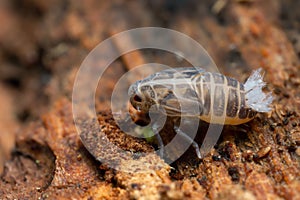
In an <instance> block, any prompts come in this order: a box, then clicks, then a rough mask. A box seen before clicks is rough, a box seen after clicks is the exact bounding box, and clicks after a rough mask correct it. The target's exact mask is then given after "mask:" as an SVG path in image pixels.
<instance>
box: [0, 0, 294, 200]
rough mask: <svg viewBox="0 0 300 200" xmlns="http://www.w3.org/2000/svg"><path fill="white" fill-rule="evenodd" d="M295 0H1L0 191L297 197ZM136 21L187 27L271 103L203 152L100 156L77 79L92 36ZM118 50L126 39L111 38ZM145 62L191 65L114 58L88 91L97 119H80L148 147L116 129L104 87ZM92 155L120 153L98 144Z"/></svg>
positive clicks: (133, 145) (130, 145)
mask: <svg viewBox="0 0 300 200" xmlns="http://www.w3.org/2000/svg"><path fill="white" fill-rule="evenodd" d="M299 6H300V4H299V1H293V0H287V1H284V0H267V1H263V0H251V1H250V0H249V1H240V0H228V1H226V0H216V1H208V0H207V1H201V2H200V1H193V0H182V1H171V0H167V1H159V0H153V1H123V0H116V1H97V0H87V1H84V4H83V2H81V1H80V2H79V1H78V2H75V1H71V2H70V1H58V0H53V1H51V2H47V1H38V0H24V1H21V2H20V1H8V0H7V1H1V3H0V23H1V30H0V49H1V51H0V62H1V67H0V81H1V83H0V86H1V88H0V89H1V91H0V95H1V98H0V101H1V106H0V119H1V121H0V134H1V135H0V145H1V146H0V165H1V166H0V167H2V166H3V172H2V175H1V179H0V199H247V200H248V199H249V200H252V199H258V200H265V199H270V200H271V199H300V89H299V87H300V62H299V59H300V32H299V30H300V23H299V22H300V14H299V11H298V9H299ZM142 26H159V27H166V28H171V29H174V30H177V31H180V32H183V33H185V34H187V35H189V36H191V37H192V38H193V39H195V40H196V41H198V42H199V43H200V44H202V45H203V46H204V47H205V48H206V49H207V50H208V52H209V54H210V55H211V56H212V57H213V59H214V60H215V62H216V64H217V66H218V68H219V70H220V71H221V72H222V73H224V74H226V75H229V76H232V77H235V78H237V79H239V80H240V81H244V80H245V79H246V78H247V77H248V76H249V73H250V72H251V71H252V69H255V68H258V67H262V68H263V69H264V70H265V71H266V77H265V80H266V82H268V83H269V86H268V87H269V89H272V90H273V93H274V97H275V100H274V102H273V111H272V112H271V113H270V114H269V115H263V114H260V115H258V116H257V117H256V118H255V119H254V120H253V121H251V122H249V123H248V124H246V125H243V126H241V127H238V128H233V127H225V129H224V130H223V133H222V136H221V138H220V139H219V141H218V143H217V145H216V146H215V148H214V149H212V150H211V152H210V153H209V154H208V155H207V156H206V157H205V158H204V159H203V161H199V160H197V158H196V155H195V154H194V151H193V149H192V148H190V149H189V150H188V151H187V153H185V154H184V155H183V156H182V157H181V158H180V159H179V160H177V161H176V162H175V163H173V164H172V165H171V166H169V165H168V164H166V163H165V162H164V161H163V160H162V159H160V158H159V157H158V156H157V155H156V154H153V153H149V154H148V156H145V157H138V158H136V162H137V163H147V164H148V165H147V166H149V170H148V171H146V172H145V171H144V173H126V172H124V171H118V170H114V169H111V168H109V167H108V166H105V165H104V164H103V163H101V162H99V161H97V159H95V157H93V155H91V154H90V152H88V151H87V150H86V148H85V147H84V146H83V144H82V143H81V140H80V138H79V135H78V134H77V131H76V128H75V126H74V123H73V115H72V102H71V95H72V87H73V81H74V77H75V75H76V71H77V69H78V67H79V66H80V64H81V62H82V61H83V59H84V58H85V56H86V55H87V54H88V53H89V51H90V50H92V48H94V47H95V46H96V45H97V44H98V43H99V42H101V41H103V40H104V39H106V38H107V37H109V36H112V34H114V33H118V32H120V31H124V30H127V29H130V28H134V27H142ZM114 48H115V49H116V51H118V50H120V49H121V48H122V46H121V44H119V43H117V42H116V44H115V47H114ZM144 62H161V63H163V64H166V65H169V66H174V67H175V66H182V65H185V64H187V63H186V62H185V61H184V60H183V61H182V60H178V59H176V57H175V56H174V55H172V54H170V53H167V52H160V51H158V52H155V53H153V52H152V51H151V50H145V51H137V52H132V53H129V54H127V55H126V56H124V57H122V58H121V59H118V60H116V61H115V62H114V63H112V65H111V66H110V69H109V70H107V72H106V74H105V80H102V81H103V82H100V83H99V87H98V93H97V96H96V99H97V102H96V109H97V111H98V119H97V120H98V122H99V124H100V125H101V127H102V128H101V130H97V129H94V128H93V127H86V128H87V129H86V131H88V132H93V133H95V135H99V136H101V135H103V134H105V135H107V136H108V138H109V139H110V141H111V142H113V143H114V144H117V145H118V146H119V147H121V148H123V149H124V150H128V151H133V152H137V151H138V152H139V151H140V152H151V151H152V150H154V147H153V146H152V145H151V144H149V143H147V142H146V141H145V140H141V139H137V138H134V137H131V136H128V135H126V134H125V133H123V132H122V131H121V130H119V128H118V126H117V125H116V123H115V122H114V119H113V117H112V114H111V112H110V110H109V109H107V106H108V105H110V104H109V102H107V101H106V100H105V98H103V95H110V93H111V92H112V90H113V88H114V85H115V83H116V81H117V80H118V79H119V78H120V77H121V76H122V74H123V73H125V72H126V71H128V70H129V69H132V68H133V67H135V65H137V64H142V63H144ZM2 88H3V89H2ZM15 128H19V131H17V134H16V136H15V134H14V133H15V131H14V129H15ZM171 132H172V130H170V129H169V128H167V129H164V130H162V134H165V135H166V134H167V135H168V134H171ZM96 139H97V138H95V140H91V142H97V140H96ZM196 139H197V138H196ZM13 141H16V142H15V148H12V143H13ZM99 149H100V150H101V151H99ZM9 152H11V153H9ZM99 152H100V153H99ZM92 153H93V152H92ZM98 153H99V156H101V155H110V156H112V157H113V156H115V157H117V156H119V154H117V152H115V151H113V150H111V149H107V148H105V147H104V146H99V148H98ZM93 154H94V155H95V153H93ZM131 164H132V163H126V162H125V163H119V165H121V166H127V165H128V166H129V165H131ZM144 166H145V165H142V167H144ZM0 169H1V168H0Z"/></svg>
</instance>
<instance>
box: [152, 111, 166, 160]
mask: <svg viewBox="0 0 300 200" xmlns="http://www.w3.org/2000/svg"><path fill="white" fill-rule="evenodd" d="M149 117H150V120H151V122H150V126H151V129H152V131H153V133H154V135H155V138H156V140H157V144H158V149H159V151H158V154H159V156H160V157H161V158H163V156H164V143H163V140H162V138H161V136H160V134H159V132H160V130H162V129H163V127H164V125H165V122H166V119H167V117H166V114H165V112H164V110H163V108H161V107H160V106H152V107H151V108H150V111H149Z"/></svg>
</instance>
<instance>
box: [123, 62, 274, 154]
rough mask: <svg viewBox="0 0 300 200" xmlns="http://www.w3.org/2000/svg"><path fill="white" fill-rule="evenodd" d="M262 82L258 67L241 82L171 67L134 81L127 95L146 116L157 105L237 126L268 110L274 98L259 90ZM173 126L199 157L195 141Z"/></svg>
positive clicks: (177, 114)
mask: <svg viewBox="0 0 300 200" xmlns="http://www.w3.org/2000/svg"><path fill="white" fill-rule="evenodd" d="M265 85H266V83H265V82H264V81H263V75H262V69H261V68H260V69H257V70H255V71H253V73H252V74H251V75H250V77H249V78H248V79H247V81H246V82H245V83H244V84H243V83H240V82H239V81H237V80H236V79H233V78H230V77H227V76H224V75H222V74H219V73H212V72H207V71H205V70H204V69H202V68H197V67H190V68H173V69H167V70H163V71H160V72H157V73H154V74H152V75H150V76H148V77H147V78H145V79H143V80H139V81H137V82H135V83H134V84H132V85H131V86H130V88H129V91H128V94H129V98H130V103H131V105H132V106H133V107H134V108H135V109H136V110H137V112H140V113H142V114H144V115H143V116H147V114H148V113H149V111H150V109H152V110H153V108H155V107H160V108H162V109H160V110H163V113H164V114H165V115H167V116H168V117H192V118H198V119H201V120H203V121H206V122H208V123H213V124H225V125H238V124H242V123H246V122H248V121H250V120H251V119H253V118H254V117H255V115H256V113H257V112H269V111H270V110H271V103H272V100H273V97H272V94H271V93H264V92H263V91H262V89H263V87H265ZM154 110H155V109H154ZM154 124H155V122H154ZM174 129H175V131H176V132H177V133H178V134H180V135H181V136H182V138H183V139H185V140H188V141H190V142H191V144H192V145H193V147H194V148H195V150H196V153H197V156H198V157H199V158H202V156H201V154H200V150H199V147H198V144H197V143H195V142H194V141H193V140H192V139H191V138H190V137H189V135H188V134H186V133H184V132H183V131H181V130H180V129H179V128H178V127H174ZM153 131H154V132H155V130H153ZM155 134H156V135H157V136H158V137H159V134H158V133H155ZM158 141H161V140H158ZM213 145H214V144H212V146H213ZM160 146H161V147H162V146H163V144H160Z"/></svg>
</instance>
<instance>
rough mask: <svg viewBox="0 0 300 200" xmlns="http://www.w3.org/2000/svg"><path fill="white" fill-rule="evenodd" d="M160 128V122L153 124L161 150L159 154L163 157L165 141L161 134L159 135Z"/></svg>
mask: <svg viewBox="0 0 300 200" xmlns="http://www.w3.org/2000/svg"><path fill="white" fill-rule="evenodd" d="M159 130H160V125H159V123H154V124H153V126H152V131H153V133H154V134H155V138H156V140H157V144H158V149H159V151H158V153H159V156H160V157H161V158H163V156H164V143H163V141H162V138H161V136H160V135H159Z"/></svg>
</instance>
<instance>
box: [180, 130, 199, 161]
mask: <svg viewBox="0 0 300 200" xmlns="http://www.w3.org/2000/svg"><path fill="white" fill-rule="evenodd" d="M174 130H175V131H176V133H177V134H179V135H180V136H181V137H182V138H183V139H185V140H186V141H187V142H189V144H192V145H193V147H194V149H195V151H196V154H197V157H198V158H199V159H202V156H201V153H200V148H199V146H198V144H197V143H196V142H195V141H194V140H193V139H192V138H190V136H188V135H187V134H186V133H184V132H183V131H182V130H180V129H179V128H178V127H177V126H175V127H174Z"/></svg>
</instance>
